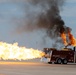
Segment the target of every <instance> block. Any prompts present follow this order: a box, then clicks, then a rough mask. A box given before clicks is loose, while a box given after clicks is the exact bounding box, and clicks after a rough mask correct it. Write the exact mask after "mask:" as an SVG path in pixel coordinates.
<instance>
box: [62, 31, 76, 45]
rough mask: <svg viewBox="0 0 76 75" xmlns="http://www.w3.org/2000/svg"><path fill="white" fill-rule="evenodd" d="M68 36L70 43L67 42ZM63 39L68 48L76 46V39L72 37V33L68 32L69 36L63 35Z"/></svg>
mask: <svg viewBox="0 0 76 75" xmlns="http://www.w3.org/2000/svg"><path fill="white" fill-rule="evenodd" d="M66 35H68V38H69V43H68V42H67V41H66V39H67V38H66ZM61 38H62V40H63V43H64V45H65V46H68V45H72V46H76V39H75V37H74V36H73V35H72V33H71V31H70V30H68V34H65V33H64V32H63V33H61Z"/></svg>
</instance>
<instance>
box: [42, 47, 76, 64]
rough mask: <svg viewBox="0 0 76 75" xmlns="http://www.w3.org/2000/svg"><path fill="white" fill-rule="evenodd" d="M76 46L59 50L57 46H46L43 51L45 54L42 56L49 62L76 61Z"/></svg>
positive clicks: (64, 62) (65, 62) (63, 62)
mask: <svg viewBox="0 0 76 75" xmlns="http://www.w3.org/2000/svg"><path fill="white" fill-rule="evenodd" d="M75 48H76V47H74V48H73V49H72V48H63V49H60V50H57V49H56V48H44V49H43V52H44V53H45V55H44V56H43V57H42V59H41V60H42V61H43V60H44V59H46V60H47V62H48V63H49V64H50V63H55V64H67V63H76V50H75Z"/></svg>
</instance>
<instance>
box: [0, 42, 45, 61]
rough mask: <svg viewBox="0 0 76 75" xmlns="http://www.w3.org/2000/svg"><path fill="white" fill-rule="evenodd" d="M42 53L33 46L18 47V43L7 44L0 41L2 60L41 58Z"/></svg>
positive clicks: (0, 56)
mask: <svg viewBox="0 0 76 75" xmlns="http://www.w3.org/2000/svg"><path fill="white" fill-rule="evenodd" d="M43 55H44V53H43V52H42V51H40V50H35V49H33V48H30V49H28V48H26V47H19V46H18V43H14V44H8V43H5V42H0V59H3V60H28V59H34V58H41V57H42V56H43Z"/></svg>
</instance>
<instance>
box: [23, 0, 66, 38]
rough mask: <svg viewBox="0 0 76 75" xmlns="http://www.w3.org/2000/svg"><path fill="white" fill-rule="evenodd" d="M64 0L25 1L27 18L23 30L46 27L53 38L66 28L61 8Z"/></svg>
mask: <svg viewBox="0 0 76 75" xmlns="http://www.w3.org/2000/svg"><path fill="white" fill-rule="evenodd" d="M63 4H64V0H28V1H26V3H25V16H26V18H25V20H24V25H23V26H22V30H27V31H32V30H37V29H45V30H46V32H47V34H48V36H50V37H51V38H54V37H57V36H59V35H60V33H62V32H64V31H65V30H66V26H65V23H64V21H63V20H62V18H61V16H60V10H61V8H62V5H63Z"/></svg>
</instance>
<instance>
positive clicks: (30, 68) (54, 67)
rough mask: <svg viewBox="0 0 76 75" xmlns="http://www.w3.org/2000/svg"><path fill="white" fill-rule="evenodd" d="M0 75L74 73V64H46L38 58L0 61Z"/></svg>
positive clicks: (60, 74)
mask: <svg viewBox="0 0 76 75" xmlns="http://www.w3.org/2000/svg"><path fill="white" fill-rule="evenodd" d="M0 75H76V64H75V63H74V64H71V63H70V64H66V65H63V64H48V63H45V62H40V61H39V59H35V60H30V61H28V60H27V61H0Z"/></svg>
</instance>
